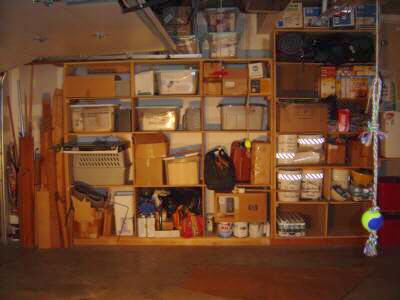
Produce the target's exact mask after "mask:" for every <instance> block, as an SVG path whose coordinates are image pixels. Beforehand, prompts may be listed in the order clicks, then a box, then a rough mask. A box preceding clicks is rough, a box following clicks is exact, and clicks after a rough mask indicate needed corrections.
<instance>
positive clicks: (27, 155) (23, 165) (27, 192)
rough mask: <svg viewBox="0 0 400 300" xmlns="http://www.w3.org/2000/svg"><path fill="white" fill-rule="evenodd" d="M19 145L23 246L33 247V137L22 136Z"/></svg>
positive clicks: (20, 210)
mask: <svg viewBox="0 0 400 300" xmlns="http://www.w3.org/2000/svg"><path fill="white" fill-rule="evenodd" d="M19 147H20V148H19V149H20V150H19V153H20V166H19V170H18V175H17V176H18V182H17V186H18V204H19V217H20V232H21V243H22V246H23V247H27V248H31V247H33V246H34V243H35V231H34V230H35V216H34V198H35V196H34V157H33V156H34V143H33V137H32V136H24V137H20V138H19Z"/></svg>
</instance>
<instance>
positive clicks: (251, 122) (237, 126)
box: [218, 104, 266, 130]
mask: <svg viewBox="0 0 400 300" xmlns="http://www.w3.org/2000/svg"><path fill="white" fill-rule="evenodd" d="M218 107H219V108H220V113H221V127H222V130H244V129H246V105H244V104H219V105H218ZM265 109H266V105H265V104H250V105H249V109H248V111H247V121H248V128H247V129H250V130H263V129H264V127H265V126H264V124H266V116H265Z"/></svg>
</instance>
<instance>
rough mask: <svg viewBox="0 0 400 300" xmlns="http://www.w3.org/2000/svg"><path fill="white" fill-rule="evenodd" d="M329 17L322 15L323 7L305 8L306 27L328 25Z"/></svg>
mask: <svg viewBox="0 0 400 300" xmlns="http://www.w3.org/2000/svg"><path fill="white" fill-rule="evenodd" d="M328 26H329V19H328V18H326V17H321V7H319V6H313V7H305V8H304V27H328Z"/></svg>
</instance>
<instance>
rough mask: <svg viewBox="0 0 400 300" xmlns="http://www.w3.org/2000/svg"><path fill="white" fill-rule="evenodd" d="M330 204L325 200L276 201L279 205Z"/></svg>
mask: <svg viewBox="0 0 400 300" xmlns="http://www.w3.org/2000/svg"><path fill="white" fill-rule="evenodd" d="M328 203H329V202H328V201H325V200H320V201H307V200H300V201H292V202H291V201H276V204H279V205H282V204H283V205H327V204H328Z"/></svg>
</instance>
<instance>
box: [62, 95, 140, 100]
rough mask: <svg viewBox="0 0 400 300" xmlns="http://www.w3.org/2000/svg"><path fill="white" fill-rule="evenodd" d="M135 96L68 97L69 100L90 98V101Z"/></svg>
mask: <svg viewBox="0 0 400 300" xmlns="http://www.w3.org/2000/svg"><path fill="white" fill-rule="evenodd" d="M132 98H133V97H132V96H130V95H128V96H112V97H66V99H67V102H70V101H71V100H88V101H96V100H116V99H117V100H118V99H132Z"/></svg>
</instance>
